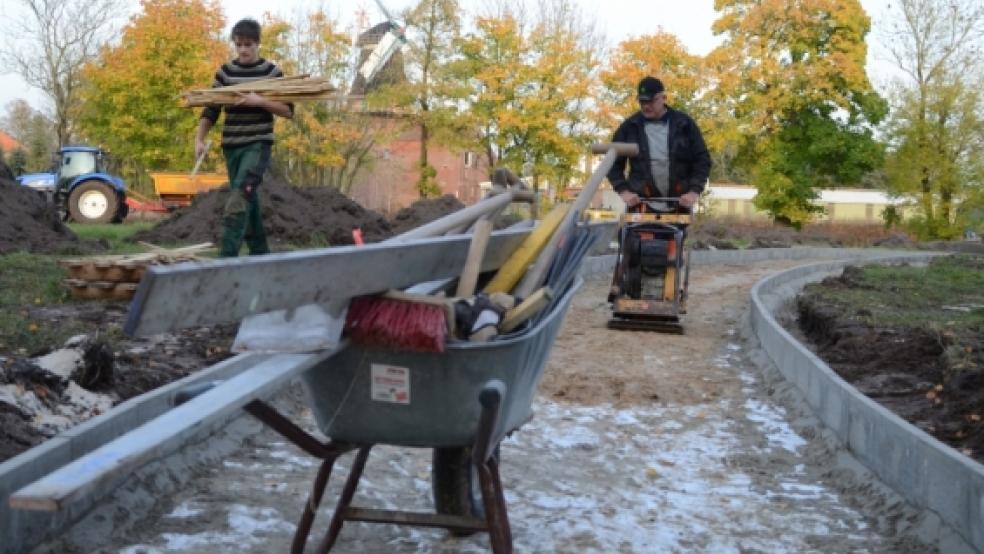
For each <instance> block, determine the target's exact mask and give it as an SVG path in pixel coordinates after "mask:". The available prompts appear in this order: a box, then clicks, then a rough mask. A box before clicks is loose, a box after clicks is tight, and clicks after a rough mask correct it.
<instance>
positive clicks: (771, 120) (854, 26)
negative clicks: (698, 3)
mask: <svg viewBox="0 0 984 554" xmlns="http://www.w3.org/2000/svg"><path fill="white" fill-rule="evenodd" d="M715 8H716V9H717V10H718V11H719V12H721V16H720V18H719V19H718V20H717V21H716V22H715V23H714V31H715V33H717V34H724V35H725V37H726V38H725V42H724V44H722V45H721V46H720V47H719V48H718V49H717V50H716V51H715V52H712V54H711V55H710V56H708V62H709V64H708V65H709V67H711V68H712V69H713V71H712V79H713V80H712V85H711V86H710V87H709V89H708V94H707V97H706V102H707V103H708V112H709V113H711V114H713V117H714V118H716V119H719V118H733V119H734V120H735V125H736V126H735V127H730V126H729V125H728V124H726V123H725V124H720V123H719V125H720V126H721V128H722V129H728V128H729V127H730V128H731V129H733V130H734V131H735V133H734V134H736V135H737V137H736V138H738V146H737V149H736V152H735V161H734V163H735V165H736V166H737V167H738V168H740V169H741V170H743V171H744V172H745V173H746V174H747V175H749V176H750V177H751V178H752V179H754V180H755V185H756V187H758V190H759V193H758V195H757V196H756V199H755V205H756V206H757V207H758V208H760V209H764V210H767V211H769V213H771V214H772V215H773V216H774V217H775V218H776V219H777V220H778V221H784V222H788V223H791V224H792V225H794V226H796V227H799V226H800V225H802V224H803V223H805V222H807V221H809V219H810V217H811V215H812V214H814V213H817V212H820V211H822V208H820V207H819V206H816V205H815V204H814V203H813V202H814V200H815V199H816V197H817V193H816V190H815V189H816V187H818V186H821V185H824V186H837V185H848V184H857V182H858V181H857V180H858V179H859V176H860V175H862V174H864V173H866V172H868V171H871V170H872V169H874V168H876V167H878V163H879V160H878V150H877V147H876V145H875V144H874V138H873V135H872V132H871V130H870V127H871V126H872V125H874V124H877V123H878V122H879V121H880V120H881V119H882V118H883V117H884V115H885V112H886V107H885V103H884V101H883V100H882V99H881V98H880V97H879V96H878V95H877V94H876V93H875V92H874V90H873V89H872V87H871V84H870V82H869V81H868V77H867V74H866V73H865V58H866V54H867V48H866V46H865V37H866V36H867V34H868V31H869V29H870V20H869V18H868V17H867V15H866V14H865V13H864V11H863V10H862V9H861V6H860V4H859V2H858V1H857V0H846V1H833V0H794V1H786V0H761V1H759V0H717V1H716V3H715ZM818 136H823V137H824V139H825V140H824V141H823V142H824V143H823V145H820V146H818V145H817V144H815V140H816V138H817V137H818ZM859 148H860V149H861V150H862V151H864V152H867V154H869V155H865V156H852V155H851V154H852V152H853V151H856V150H857V149H859ZM791 158H792V159H791ZM848 163H849V164H853V165H852V167H850V168H845V167H843V166H844V165H845V164H848Z"/></svg>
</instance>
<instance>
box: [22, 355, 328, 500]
mask: <svg viewBox="0 0 984 554" xmlns="http://www.w3.org/2000/svg"><path fill="white" fill-rule="evenodd" d="M345 346H346V344H345V343H343V344H340V345H339V347H338V348H336V349H335V350H330V351H325V352H321V353H317V354H280V355H277V356H270V357H266V359H263V358H264V357H262V356H258V357H257V359H259V360H261V361H260V362H259V363H257V364H256V365H254V366H252V367H250V368H249V369H246V370H244V371H242V372H241V373H239V374H237V375H236V376H234V377H231V378H229V379H228V380H226V381H224V382H223V383H222V384H220V385H219V386H217V387H215V388H213V389H211V390H209V391H207V392H204V393H202V394H201V395H199V396H197V397H195V398H193V399H191V400H189V401H188V402H186V403H184V404H182V405H180V406H177V407H175V408H174V409H172V410H170V411H168V412H165V413H164V414H162V415H161V416H159V417H157V418H156V419H153V420H151V421H149V422H147V423H145V424H144V425H141V426H140V427H137V428H136V429H133V430H131V431H130V432H128V433H126V434H124V435H122V436H121V437H119V438H118V439H116V440H114V441H112V442H110V443H107V444H105V445H103V446H102V447H100V448H98V449H96V450H94V451H92V452H90V453H89V454H87V455H85V456H82V457H81V458H79V459H77V460H75V461H73V462H71V463H70V464H68V465H66V466H63V467H62V468H61V469H59V470H57V471H55V472H53V473H50V474H48V475H47V476H46V477H43V478H42V479H39V480H37V481H35V482H33V483H31V484H29V485H27V486H25V487H23V488H21V489H20V490H18V491H17V492H16V493H14V494H13V495H11V496H10V500H9V505H10V506H11V507H12V508H16V509H23V510H41V511H58V510H63V509H65V508H66V507H68V506H69V505H71V504H72V502H73V501H75V500H77V499H80V498H83V497H84V496H86V495H88V494H91V493H93V492H97V491H98V492H100V493H108V492H110V491H112V490H113V489H114V488H115V487H117V486H119V485H120V484H122V482H123V481H124V480H125V479H126V478H127V477H128V476H129V475H130V474H131V473H132V472H133V471H134V470H136V469H137V468H139V467H141V466H143V465H144V464H146V463H148V462H149V461H152V460H154V459H158V458H162V457H164V456H167V455H168V454H170V453H171V452H173V451H175V450H177V449H178V448H180V447H181V446H182V445H183V444H184V441H185V440H186V439H187V438H189V437H191V436H192V435H194V434H195V433H198V432H199V431H201V430H203V429H210V428H212V427H214V426H216V425H218V424H221V423H222V422H224V421H226V420H227V419H229V418H230V417H231V416H232V415H233V414H234V412H236V411H237V410H239V409H241V408H242V407H243V406H245V405H246V404H248V403H250V402H252V401H253V400H256V399H262V398H266V397H267V396H269V395H271V394H273V393H275V392H276V391H277V390H279V389H280V388H281V387H283V386H284V385H285V384H286V383H287V382H288V381H289V380H290V379H292V378H293V377H295V376H297V375H299V374H300V373H302V372H304V371H307V370H309V369H310V368H312V367H314V366H315V365H317V364H319V363H321V362H324V361H325V360H327V359H329V358H330V357H332V356H333V355H335V353H336V352H339V351H340V350H341V349H343V348H345Z"/></svg>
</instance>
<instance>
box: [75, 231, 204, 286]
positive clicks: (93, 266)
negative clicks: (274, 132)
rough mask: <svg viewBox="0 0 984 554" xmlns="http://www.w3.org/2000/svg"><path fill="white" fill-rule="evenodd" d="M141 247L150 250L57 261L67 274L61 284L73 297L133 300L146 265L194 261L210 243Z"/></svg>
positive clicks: (148, 245)
mask: <svg viewBox="0 0 984 554" xmlns="http://www.w3.org/2000/svg"><path fill="white" fill-rule="evenodd" d="M140 244H142V245H143V246H145V247H147V248H149V249H150V250H151V251H150V252H144V253H141V254H122V255H115V256H88V257H84V258H70V259H65V260H60V261H59V262H58V263H59V265H61V266H62V267H64V268H65V269H66V270H67V271H68V274H69V277H68V278H67V279H65V280H64V281H63V283H64V284H65V286H66V287H68V288H69V290H70V291H71V293H72V297H73V298H85V299H94V300H129V299H131V298H133V294H134V293H135V292H136V290H137V285H138V284H139V283H140V279H142V278H143V275H144V272H145V271H146V270H147V266H150V265H166V264H174V263H178V262H187V261H192V260H197V259H199V257H198V256H199V255H200V254H202V253H204V252H206V251H208V250H211V249H213V245H212V243H210V242H204V243H202V244H195V245H192V246H184V247H181V248H161V247H159V246H155V245H153V244H149V243H144V242H142V243H140Z"/></svg>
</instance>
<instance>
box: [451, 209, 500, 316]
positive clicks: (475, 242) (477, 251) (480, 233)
mask: <svg viewBox="0 0 984 554" xmlns="http://www.w3.org/2000/svg"><path fill="white" fill-rule="evenodd" d="M491 234H492V222H491V221H489V220H488V219H480V220H478V221H477V222H475V232H474V234H473V235H472V240H471V244H470V245H469V246H468V256H467V257H466V258H465V267H464V269H462V270H461V277H460V278H459V279H458V290H457V292H456V293H455V296H457V297H458V298H467V297H469V296H471V295H473V294H475V285H477V284H478V271H479V269H481V267H482V258H484V257H485V247H486V246H487V245H488V244H489V235H491Z"/></svg>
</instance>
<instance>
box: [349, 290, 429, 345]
mask: <svg viewBox="0 0 984 554" xmlns="http://www.w3.org/2000/svg"><path fill="white" fill-rule="evenodd" d="M446 313H447V312H446V310H445V309H444V308H442V307H441V306H438V305H434V304H424V303H421V302H409V301H404V300H395V299H392V298H383V297H380V296H359V297H356V298H353V299H352V301H351V303H350V304H349V308H348V314H347V315H346V317H345V334H346V335H347V336H348V337H349V338H350V339H351V340H352V341H353V342H355V343H358V344H363V345H366V346H372V347H375V348H381V349H385V350H401V351H410V352H444V345H445V339H446V336H447V316H446Z"/></svg>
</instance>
